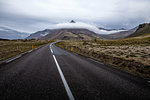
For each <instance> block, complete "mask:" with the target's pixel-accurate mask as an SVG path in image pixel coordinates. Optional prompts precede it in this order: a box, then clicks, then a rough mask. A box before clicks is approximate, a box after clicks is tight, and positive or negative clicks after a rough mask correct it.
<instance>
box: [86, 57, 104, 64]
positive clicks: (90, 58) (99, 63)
mask: <svg viewBox="0 0 150 100" xmlns="http://www.w3.org/2000/svg"><path fill="white" fill-rule="evenodd" d="M88 59H89V60H92V61H94V62H96V63H99V64H103V63H101V62H99V61H96V60H93V59H91V58H88Z"/></svg>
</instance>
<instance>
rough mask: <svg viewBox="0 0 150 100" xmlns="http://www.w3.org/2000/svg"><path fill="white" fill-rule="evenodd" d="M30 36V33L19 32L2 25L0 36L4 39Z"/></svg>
mask: <svg viewBox="0 0 150 100" xmlns="http://www.w3.org/2000/svg"><path fill="white" fill-rule="evenodd" d="M27 36H29V34H28V33H24V32H19V31H16V30H13V29H9V28H6V27H0V38H2V39H24V38H26V37H27Z"/></svg>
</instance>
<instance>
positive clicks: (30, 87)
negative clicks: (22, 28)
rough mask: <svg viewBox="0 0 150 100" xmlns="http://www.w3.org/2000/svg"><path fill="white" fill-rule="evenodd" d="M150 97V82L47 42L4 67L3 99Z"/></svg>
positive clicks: (120, 99)
mask: <svg viewBox="0 0 150 100" xmlns="http://www.w3.org/2000/svg"><path fill="white" fill-rule="evenodd" d="M14 99H15V100H34V99H36V100H69V99H70V100H74V99H75V100H150V83H148V82H147V81H146V80H144V79H141V78H139V77H136V76H133V75H130V74H128V73H125V72H121V71H119V70H116V69H114V68H111V67H108V66H106V65H104V64H102V63H99V62H96V61H93V60H91V59H88V58H86V57H82V56H79V55H76V54H73V53H70V52H67V51H65V50H63V49H60V48H58V47H56V46H55V45H54V44H47V45H45V46H43V47H42V48H40V49H37V50H35V51H33V52H31V53H29V54H26V55H24V56H22V57H21V58H19V59H16V60H15V61H12V62H10V63H8V64H6V65H3V66H1V69H0V100H14Z"/></svg>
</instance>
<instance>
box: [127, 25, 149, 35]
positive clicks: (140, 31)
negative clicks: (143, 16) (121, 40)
mask: <svg viewBox="0 0 150 100" xmlns="http://www.w3.org/2000/svg"><path fill="white" fill-rule="evenodd" d="M146 34H150V23H144V24H140V25H139V26H138V28H137V30H136V31H135V32H134V33H133V34H131V35H129V36H128V37H137V36H142V35H146Z"/></svg>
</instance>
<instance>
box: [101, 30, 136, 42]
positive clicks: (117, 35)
mask: <svg viewBox="0 0 150 100" xmlns="http://www.w3.org/2000/svg"><path fill="white" fill-rule="evenodd" d="M137 28H138V27H135V28H133V29H130V30H125V31H120V32H116V33H112V34H108V35H101V36H102V37H103V38H106V39H122V38H125V37H128V36H129V35H131V34H133V33H134V32H135V31H136V30H137Z"/></svg>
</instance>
